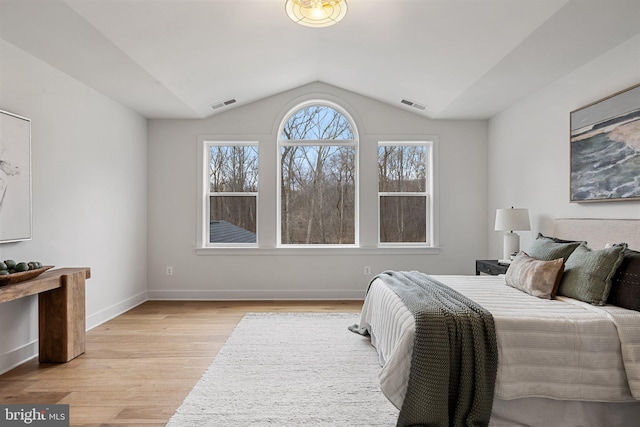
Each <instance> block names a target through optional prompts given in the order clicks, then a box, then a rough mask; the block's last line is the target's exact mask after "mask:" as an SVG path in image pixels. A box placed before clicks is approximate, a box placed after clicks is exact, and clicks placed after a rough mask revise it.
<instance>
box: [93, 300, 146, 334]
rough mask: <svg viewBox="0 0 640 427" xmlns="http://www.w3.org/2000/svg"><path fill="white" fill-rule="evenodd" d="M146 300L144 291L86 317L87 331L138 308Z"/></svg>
mask: <svg viewBox="0 0 640 427" xmlns="http://www.w3.org/2000/svg"><path fill="white" fill-rule="evenodd" d="M148 299H149V298H148V296H147V292H146V291H145V292H140V293H139V294H137V295H134V296H132V297H131V298H127V299H126V300H123V301H120V302H119V303H117V304H114V305H112V306H110V307H107V308H105V309H104V310H100V311H99V312H97V313H94V314H92V315H91V316H87V330H90V329H93V328H95V327H96V326H99V325H101V324H103V323H104V322H106V321H108V320H111V319H113V318H114V317H116V316H119V315H121V314H122V313H124V312H126V311H129V310H131V309H132V308H134V307H136V306H139V305H140V304H142V303H143V302H145V301H147V300H148Z"/></svg>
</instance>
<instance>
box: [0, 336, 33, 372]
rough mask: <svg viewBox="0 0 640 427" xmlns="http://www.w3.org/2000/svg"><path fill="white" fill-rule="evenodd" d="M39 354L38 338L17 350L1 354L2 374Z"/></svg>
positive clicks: (0, 369)
mask: <svg viewBox="0 0 640 427" xmlns="http://www.w3.org/2000/svg"><path fill="white" fill-rule="evenodd" d="M36 356H38V340H33V341H31V342H30V343H27V344H25V345H23V346H21V347H19V348H17V349H15V350H12V351H10V352H8V353H4V354H2V355H0V374H4V373H5V372H8V371H10V370H12V369H13V368H15V367H16V366H19V365H22V364H23V363H24V362H26V361H27V360H30V359H33V358H34V357H36Z"/></svg>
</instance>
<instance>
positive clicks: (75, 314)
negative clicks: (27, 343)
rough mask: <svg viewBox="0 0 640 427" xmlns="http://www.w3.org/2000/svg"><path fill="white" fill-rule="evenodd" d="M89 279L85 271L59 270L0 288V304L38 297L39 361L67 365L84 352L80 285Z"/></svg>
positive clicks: (88, 274) (83, 292)
mask: <svg viewBox="0 0 640 427" xmlns="http://www.w3.org/2000/svg"><path fill="white" fill-rule="evenodd" d="M90 277H91V270H90V269H89V268H59V269H55V270H47V271H45V272H44V273H42V274H41V275H40V276H38V277H36V278H35V279H31V280H25V281H24V282H20V283H15V284H12V285H5V286H1V287H0V303H2V302H7V301H13V300H16V299H19V298H23V297H26V296H29V295H36V294H38V338H39V360H40V362H42V363H45V362H68V361H70V360H71V359H74V358H75V357H77V356H79V355H81V354H82V353H84V349H85V334H86V316H85V291H84V282H85V280H86V279H89V278H90Z"/></svg>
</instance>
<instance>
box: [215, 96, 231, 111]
mask: <svg viewBox="0 0 640 427" xmlns="http://www.w3.org/2000/svg"><path fill="white" fill-rule="evenodd" d="M235 102H237V101H236V99H235V98H231V99H227V100H226V101H220V102H216V103H215V104H211V109H213V110H217V109H218V108H222V107H226V106H227V105H231V104H234V103H235Z"/></svg>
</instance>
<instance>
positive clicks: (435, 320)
mask: <svg viewBox="0 0 640 427" xmlns="http://www.w3.org/2000/svg"><path fill="white" fill-rule="evenodd" d="M376 277H378V278H379V279H381V280H382V281H383V282H384V283H385V284H386V285H387V286H388V287H389V288H390V289H391V290H393V291H394V292H395V293H396V294H397V295H398V297H399V298H400V299H401V300H402V302H403V303H404V304H405V306H406V307H407V309H409V311H410V312H411V313H412V314H413V316H414V318H415V324H416V331H415V338H414V345H413V356H412V361H411V370H410V373H409V383H408V386H407V393H406V396H405V398H404V402H403V404H402V408H400V414H399V416H398V423H397V426H398V427H405V426H434V427H435V426H456V427H457V426H486V425H488V424H489V419H490V417H491V407H492V405H493V390H494V386H495V379H496V371H497V366H498V349H497V345H496V334H495V326H494V323H493V317H492V316H491V313H489V312H488V311H487V310H485V309H484V308H482V307H481V306H480V305H479V304H477V303H475V302H474V301H472V300H470V299H469V298H467V297H465V296H464V295H461V294H460V293H458V292H456V291H455V290H453V289H451V288H449V287H448V286H446V285H443V284H442V283H440V282H438V281H436V280H435V279H433V278H431V277H429V276H428V275H426V274H423V273H419V272H414V271H412V272H408V271H404V272H398V271H386V272H384V273H381V274H379V275H378V276H376Z"/></svg>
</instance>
